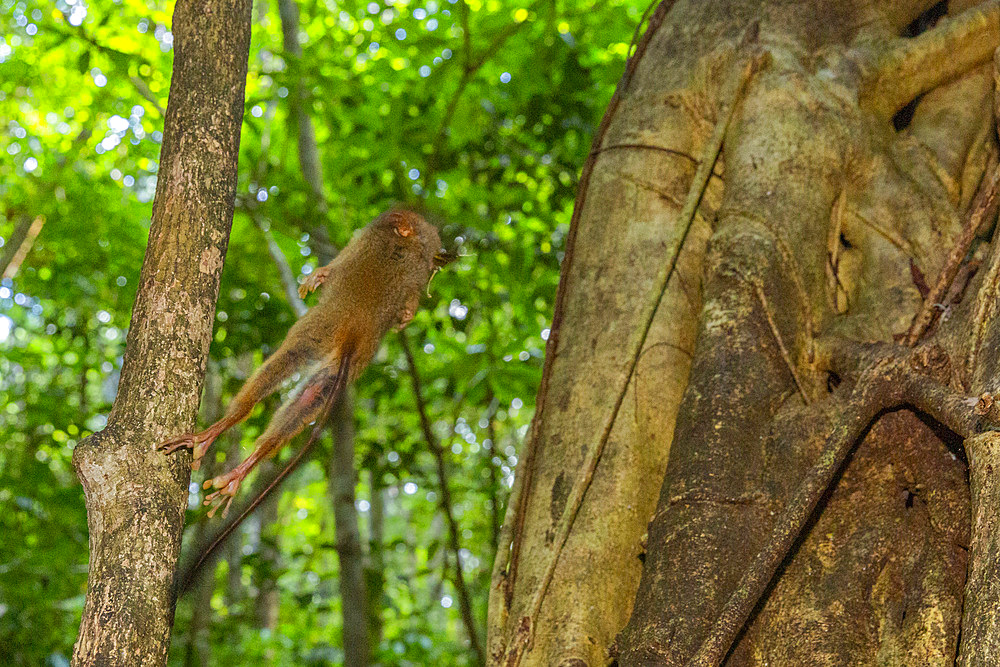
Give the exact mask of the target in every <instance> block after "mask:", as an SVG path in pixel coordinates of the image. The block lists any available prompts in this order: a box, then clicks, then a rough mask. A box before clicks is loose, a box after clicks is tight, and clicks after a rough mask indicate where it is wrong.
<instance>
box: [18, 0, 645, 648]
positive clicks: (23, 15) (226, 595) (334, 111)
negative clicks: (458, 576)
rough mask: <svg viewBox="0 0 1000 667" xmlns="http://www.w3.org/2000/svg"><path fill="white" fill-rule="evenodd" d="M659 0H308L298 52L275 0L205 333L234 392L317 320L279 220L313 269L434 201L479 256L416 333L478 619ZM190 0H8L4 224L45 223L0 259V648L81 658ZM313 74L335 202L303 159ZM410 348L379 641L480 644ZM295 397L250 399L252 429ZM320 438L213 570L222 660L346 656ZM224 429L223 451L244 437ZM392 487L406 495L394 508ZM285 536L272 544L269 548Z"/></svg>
mask: <svg viewBox="0 0 1000 667" xmlns="http://www.w3.org/2000/svg"><path fill="white" fill-rule="evenodd" d="M645 4H646V3H645V2H642V3H640V2H636V0H605V1H597V0H573V1H572V2H565V1H564V2H556V0H549V1H548V2H541V1H539V0H535V1H530V0H485V1H483V0H410V1H409V2H407V0H371V1H369V2H364V1H363V0H344V1H342V2H334V1H333V0H322V1H320V0H308V1H306V2H303V3H302V4H301V5H300V6H299V9H300V11H301V17H300V25H299V28H298V34H299V38H300V41H301V43H302V48H303V53H302V56H301V57H296V56H293V55H290V54H288V53H285V52H284V50H283V46H282V44H283V41H282V26H281V21H280V19H279V13H278V7H277V5H269V4H258V5H257V6H255V8H254V27H253V43H252V47H251V55H250V75H249V77H248V82H247V91H246V100H247V102H246V116H245V121H244V126H243V136H242V144H241V155H240V176H239V185H238V195H237V213H236V218H235V221H234V224H233V231H232V238H231V243H230V247H229V252H228V256H227V260H226V267H225V271H224V274H223V277H222V289H221V293H220V298H219V305H218V311H219V312H218V318H217V322H216V329H215V337H214V342H213V345H212V351H211V354H212V358H213V362H214V363H215V364H217V366H218V368H220V369H221V372H222V378H223V387H224V391H223V400H224V401H225V400H228V398H229V397H230V396H231V395H232V394H233V393H234V392H235V391H236V389H237V388H238V386H239V383H240V382H241V380H242V379H244V374H245V368H246V367H247V366H248V365H252V366H255V365H257V364H259V363H260V361H261V359H262V358H263V357H264V356H265V355H266V354H268V353H270V352H271V351H272V350H273V349H274V348H275V347H276V345H277V344H278V343H280V341H281V339H282V337H283V336H284V333H285V331H286V330H287V328H288V326H289V324H290V323H291V322H292V320H293V318H294V317H295V316H294V312H293V310H292V308H291V307H290V306H289V304H288V303H287V301H286V300H285V298H284V292H283V290H282V287H281V284H280V278H279V274H278V270H277V268H276V265H275V263H274V262H273V260H272V258H271V257H270V255H269V254H268V250H267V245H266V243H265V242H264V236H263V234H262V232H261V230H260V229H259V228H258V227H259V226H262V227H264V228H266V229H269V231H270V233H271V234H272V235H273V236H274V238H275V240H276V242H277V243H278V246H279V247H280V248H281V250H282V251H283V254H284V256H285V257H286V259H287V261H288V263H289V264H290V265H291V268H292V270H293V272H294V273H295V274H296V275H298V276H300V277H301V276H302V275H304V273H306V272H308V271H310V270H312V269H313V268H314V267H315V266H316V258H315V255H316V253H317V248H316V247H315V243H314V241H315V239H314V238H313V237H314V236H315V230H316V229H317V227H318V226H324V227H326V229H328V231H329V234H330V236H331V238H332V240H333V241H334V243H335V244H337V245H342V244H344V243H345V242H346V241H347V240H348V239H349V238H350V235H351V233H352V231H353V230H354V229H357V228H359V227H361V226H362V225H364V224H365V223H366V222H367V221H368V220H370V219H371V218H372V217H374V216H375V215H376V214H377V213H378V212H380V211H381V210H383V209H385V208H386V207H387V206H388V205H390V204H391V203H392V202H394V201H404V202H409V203H421V202H422V205H423V206H424V207H425V208H426V210H427V211H428V212H429V213H430V215H431V216H432V218H433V219H434V220H435V222H437V223H438V224H440V225H441V226H442V230H443V236H444V237H445V238H446V240H447V243H448V244H449V246H450V247H452V248H454V249H457V250H458V251H459V252H460V253H461V255H462V257H461V258H460V259H459V261H457V262H456V263H455V264H453V265H451V266H450V267H448V268H447V269H446V270H445V271H444V272H442V273H441V274H440V275H439V276H438V277H436V278H435V279H434V281H433V282H432V283H431V286H430V297H429V298H427V299H426V300H425V303H424V308H423V309H422V310H421V312H420V313H419V314H418V315H417V317H416V319H415V320H414V322H413V323H412V324H411V325H410V327H409V328H408V329H407V330H406V332H405V334H406V336H407V337H408V340H409V343H410V345H411V347H412V349H413V350H414V354H415V355H416V362H417V364H418V368H419V370H420V372H421V374H422V376H423V380H424V391H425V393H426V396H425V400H426V401H427V403H428V410H429V413H430V418H431V420H432V422H433V428H434V430H435V432H436V435H437V437H438V438H439V439H440V441H441V443H442V445H443V446H444V447H445V448H446V452H447V456H448V465H449V471H450V480H449V482H450V486H451V492H452V495H453V501H454V507H453V511H454V513H455V515H456V517H457V519H458V522H459V525H460V526H461V529H462V534H461V541H462V551H461V558H462V563H463V566H464V569H465V572H466V579H467V581H468V583H469V586H470V589H471V592H472V596H473V602H474V607H475V613H476V616H477V622H478V623H479V624H480V628H479V630H480V632H481V633H482V632H483V624H484V622H485V608H486V597H487V594H488V588H489V570H490V566H491V564H492V561H493V551H494V548H495V547H494V543H495V530H496V525H497V522H498V521H499V519H500V518H501V517H502V513H503V509H504V507H505V503H506V500H507V493H508V488H509V484H510V482H511V480H512V469H513V467H514V465H515V464H516V460H517V459H516V456H517V448H518V446H519V444H520V442H521V441H522V438H523V436H524V433H525V431H526V428H527V424H528V422H529V420H530V416H531V414H532V412H533V409H534V394H535V390H536V387H537V384H538V381H539V378H540V375H541V365H542V351H543V349H544V346H545V338H546V337H547V333H548V332H547V329H546V327H547V322H549V320H550V318H551V312H552V305H553V300H554V296H555V288H556V284H557V281H558V271H559V262H560V260H561V258H562V253H563V247H564V239H565V236H566V232H567V228H568V223H569V219H570V215H571V211H572V201H573V197H574V194H575V184H576V179H577V176H578V173H579V169H580V167H581V165H582V164H583V160H584V158H585V156H586V151H587V150H588V148H589V146H590V138H591V134H592V132H593V130H594V129H595V128H596V126H597V123H598V121H599V119H600V116H601V114H602V112H603V109H604V106H605V105H606V103H607V101H608V99H609V98H610V96H611V93H612V90H613V88H614V83H615V82H616V81H617V79H618V77H619V76H620V74H621V72H622V70H623V67H624V61H625V56H626V53H627V51H628V46H629V40H630V39H631V36H632V33H633V30H634V28H635V25H636V23H637V22H638V21H639V17H640V14H641V12H642V10H643V9H645ZM170 10H171V6H170V5H166V4H162V3H159V2H153V3H146V2H139V1H138V0H117V1H111V0H101V1H100V2H94V1H90V2H87V1H86V0H57V1H56V2H54V3H52V2H47V1H40V0H0V128H2V131H0V241H6V240H10V239H11V237H12V235H13V234H14V230H15V228H17V227H18V226H19V225H21V224H23V223H24V222H25V221H31V220H35V219H38V218H39V217H40V218H41V220H43V221H44V225H43V226H42V228H41V231H40V233H39V235H38V237H37V239H36V240H35V241H34V243H33V245H32V246H31V248H30V252H28V254H27V256H26V257H25V258H24V261H23V263H21V265H20V267H19V270H18V271H17V273H16V275H15V276H14V277H13V279H11V278H6V279H4V280H3V282H2V284H0V532H2V533H3V534H4V535H5V536H7V538H6V539H4V540H2V541H0V663H2V664H24V665H37V664H50V665H63V664H68V658H69V656H70V655H71V652H72V645H73V641H74V638H75V636H76V629H77V624H78V623H79V618H80V614H81V610H82V606H83V599H84V593H85V590H86V569H87V525H86V513H85V511H84V504H83V493H82V489H81V488H80V486H79V484H78V482H77V480H76V477H75V475H74V473H73V468H72V463H71V457H72V450H73V447H74V446H75V444H76V443H77V442H79V441H80V439H81V438H83V437H86V436H87V435H88V434H90V433H93V432H94V431H96V430H99V429H100V428H101V427H102V426H103V425H104V423H105V421H106V416H107V413H108V411H109V409H110V407H111V403H112V401H113V399H114V395H115V388H116V384H117V378H118V372H119V370H120V364H121V357H122V348H123V345H124V339H125V332H126V330H127V326H128V321H129V317H130V311H131V305H132V301H133V299H134V296H135V292H136V288H137V282H138V275H139V269H140V266H141V263H142V256H143V252H144V247H145V239H146V236H147V234H148V224H149V215H150V208H151V201H152V197H153V193H154V191H155V185H156V175H157V159H158V155H159V150H160V145H159V142H160V139H161V134H160V131H161V129H162V124H163V109H164V108H165V107H166V104H167V94H168V90H169V82H170V67H171V57H172V52H171V46H172V43H173V35H172V34H171V33H170V31H169V25H170ZM300 90H301V97H302V100H303V108H304V109H305V110H306V112H307V113H308V114H309V116H311V118H312V119H313V122H314V124H315V128H316V139H317V142H318V145H319V155H320V160H321V165H322V169H323V171H324V174H325V178H324V193H323V194H324V196H325V198H326V200H327V202H328V209H327V210H325V211H324V210H323V209H322V207H320V206H318V205H317V199H316V198H315V197H314V196H313V195H312V194H311V191H310V189H309V187H308V185H307V182H306V180H305V179H304V177H303V174H302V170H301V168H300V165H299V153H298V148H297V131H296V124H295V123H294V122H292V120H293V118H292V115H293V114H294V113H295V105H294V104H293V102H294V100H295V99H296V98H297V97H298V96H297V95H296V91H300ZM7 250H9V248H5V247H2V246H0V256H3V253H4V252H5V251H7ZM248 362H252V363H249V364H248ZM408 372H409V371H408V366H407V364H406V360H405V357H404V356H403V354H402V351H401V348H400V345H399V339H398V337H396V336H395V335H390V336H389V337H388V338H387V340H386V344H385V345H383V349H382V351H381V352H380V354H379V355H378V357H377V358H376V360H375V362H374V363H373V364H372V366H371V367H370V368H369V370H368V371H367V372H366V373H365V375H364V376H363V377H362V378H361V379H360V380H359V382H358V383H357V385H356V396H357V401H356V410H355V422H356V427H357V463H358V467H359V469H360V471H361V474H360V482H359V485H358V488H357V497H358V502H357V505H358V508H359V510H360V516H361V529H362V537H363V541H365V543H366V545H368V546H370V548H371V550H372V554H371V555H372V556H373V557H374V555H375V554H377V555H378V559H374V558H373V561H374V563H375V565H373V566H372V567H371V568H370V572H369V576H370V580H371V581H370V585H371V586H373V587H374V588H375V589H376V590H379V589H380V590H381V595H379V596H377V597H378V599H377V600H376V602H377V605H378V610H379V614H380V617H381V627H382V633H383V636H382V641H381V642H380V645H379V647H378V652H377V658H378V659H379V660H380V661H381V662H382V663H385V664H416V665H422V664H432V663H433V664H469V663H470V662H471V658H470V657H469V654H468V644H467V638H466V634H465V631H464V627H463V625H462V623H461V618H460V615H459V610H458V604H457V598H456V594H455V591H454V590H453V588H452V584H451V582H450V579H449V577H447V576H446V574H445V573H446V570H447V561H448V560H449V559H454V558H455V555H454V554H453V553H450V550H449V549H448V548H447V528H446V523H445V522H444V520H443V518H442V516H441V514H440V508H439V505H438V503H439V500H438V498H439V497H440V489H439V482H438V478H437V476H436V472H435V466H434V460H433V458H432V456H431V454H430V452H429V451H428V448H427V445H426V443H425V442H424V440H423V437H422V435H421V430H420V426H419V421H418V416H417V413H416V410H415V407H414V405H415V404H414V397H413V393H412V389H411V385H410V382H409V378H408ZM278 400H280V397H276V398H275V399H273V400H272V401H270V402H268V404H267V405H265V406H264V407H263V408H259V409H258V410H257V411H256V412H255V413H254V415H253V416H252V417H251V419H250V420H249V421H248V423H247V426H246V427H245V428H244V429H243V430H242V438H243V445H244V446H249V444H250V443H251V441H252V438H253V437H254V436H255V435H256V434H258V433H259V432H260V430H261V428H262V427H263V425H264V424H265V422H266V419H267V416H268V415H269V414H270V413H271V411H272V410H273V408H274V406H275V405H276V404H277V401H278ZM323 447H325V448H326V451H320V452H319V453H318V455H317V456H316V457H314V460H313V461H312V462H311V463H310V464H309V465H307V466H306V467H305V468H304V470H303V472H302V473H300V474H299V475H297V476H296V477H295V478H293V479H292V480H290V483H288V484H286V486H285V489H284V491H283V494H282V497H281V499H280V504H279V511H278V517H279V518H278V520H277V522H275V523H274V524H273V525H270V526H264V527H260V526H259V525H256V524H254V522H253V521H250V522H248V523H249V525H248V526H247V527H246V528H245V529H244V531H243V532H244V534H243V536H242V540H243V541H242V543H241V548H240V550H239V552H238V553H239V555H240V557H238V558H230V559H227V560H225V561H224V562H223V563H222V564H221V565H220V566H219V568H218V569H217V571H216V573H215V576H216V579H215V584H216V589H215V591H214V594H213V596H212V599H211V623H210V631H209V637H210V651H209V653H210V656H211V659H210V660H208V659H207V656H203V657H202V659H205V660H206V661H207V662H210V663H211V664H220V665H228V664H250V663H253V662H256V661H266V662H267V663H269V664H289V665H291V664H294V665H302V664H336V663H338V662H340V661H341V660H342V649H341V647H340V622H341V621H340V618H341V614H340V600H339V596H338V589H337V570H338V562H337V556H336V552H335V551H334V550H333V544H334V532H333V529H334V527H333V513H332V507H331V504H330V500H329V493H328V489H327V482H326V474H325V465H324V463H323V462H324V461H325V460H326V459H327V458H328V455H329V447H330V445H329V444H328V443H325V444H324V445H323ZM217 449H218V450H219V451H218V456H219V457H222V456H223V455H224V450H225V446H220V447H217ZM373 487H374V488H373ZM197 501H198V498H197V495H196V494H193V495H192V504H191V506H192V507H193V508H196V509H193V510H192V512H191V513H190V516H189V524H190V526H189V530H193V529H196V527H197V525H198V523H199V522H200V521H204V520H205V519H204V515H203V512H202V510H200V509H197V507H198V505H197ZM375 503H380V506H381V507H383V508H384V525H383V528H382V530H381V533H380V534H379V533H378V532H376V533H375V534H373V533H372V521H371V515H372V514H373V512H372V506H373V504H375ZM268 543H269V544H273V545H275V546H276V547H277V548H278V551H279V552H280V554H281V555H280V558H279V559H278V560H277V561H271V560H268V559H266V558H262V557H261V555H260V554H261V551H260V547H261V545H262V544H268ZM230 568H236V569H234V570H233V572H231V573H230V572H229V569H230ZM230 575H232V576H230ZM265 580H276V581H277V585H278V586H277V587H278V591H279V608H280V612H279V619H278V624H277V627H276V628H274V629H273V630H262V629H261V626H260V624H259V623H258V621H257V619H256V617H255V613H254V600H255V597H256V593H257V590H258V587H259V586H260V585H261V582H262V581H265ZM234 589H235V590H234ZM192 611H193V610H192V607H191V602H190V600H189V599H184V600H182V601H181V603H180V604H179V606H178V615H177V624H176V627H175V632H174V650H173V651H172V656H171V660H172V662H173V663H174V664H183V663H184V661H185V656H186V655H187V651H186V646H187V642H188V641H189V638H188V626H189V623H190V620H191V618H192Z"/></svg>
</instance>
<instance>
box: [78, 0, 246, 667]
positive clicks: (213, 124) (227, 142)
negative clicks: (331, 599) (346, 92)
mask: <svg viewBox="0 0 1000 667" xmlns="http://www.w3.org/2000/svg"><path fill="white" fill-rule="evenodd" d="M250 5H251V3H250V2H249V1H248V0H247V1H243V0H241V1H239V2H236V3H235V4H234V3H232V2H218V1H216V0H208V2H201V3H194V2H189V1H187V0H180V1H179V2H178V3H177V5H176V7H175V9H174V16H173V26H172V30H173V34H174V39H175V42H174V48H175V57H174V72H173V78H172V80H171V86H170V103H169V105H168V110H167V115H166V119H165V124H164V134H163V149H162V152H161V160H160V170H159V174H160V177H159V181H158V183H157V190H156V198H155V200H154V203H153V220H152V226H151V228H150V235H149V245H148V247H147V250H146V257H145V261H144V263H143V267H142V274H141V278H140V284H139V292H138V295H137V297H136V303H135V308H134V310H133V314H132V321H131V325H130V327H129V332H128V339H127V343H126V345H127V347H126V352H125V359H124V364H123V368H122V373H121V381H120V384H119V389H118V396H117V399H116V400H115V404H114V408H113V409H112V412H111V414H110V416H109V418H108V424H107V427H106V428H105V429H104V430H103V431H101V432H99V433H97V434H95V435H94V436H93V437H91V438H89V439H88V440H87V441H85V442H81V443H80V444H79V445H78V446H77V447H76V449H75V451H74V456H73V461H74V465H75V467H76V470H77V474H78V475H79V477H80V480H81V482H82V483H83V488H84V492H85V494H86V502H87V519H88V526H89V528H90V575H89V581H88V590H87V599H86V606H85V609H84V613H83V621H82V623H81V626H80V634H79V638H78V640H77V643H76V647H75V650H74V655H73V661H74V664H77V665H96V664H101V665H110V664H143V665H157V664H165V663H166V655H167V647H168V646H169V640H170V628H171V625H172V622H173V602H174V600H173V590H172V584H173V578H174V566H175V563H176V560H177V556H178V553H179V551H180V541H181V530H182V528H183V524H184V510H185V508H186V507H187V484H188V480H189V477H190V473H189V466H190V456H188V455H186V454H184V455H179V456H171V457H168V456H164V455H163V454H162V453H160V452H158V451H156V450H155V445H156V444H157V443H159V442H161V441H162V440H164V439H165V438H166V437H167V436H171V435H176V434H177V433H179V432H182V431H185V430H190V429H191V427H193V426H194V419H195V415H196V412H197V408H198V399H199V395H200V388H201V382H202V378H203V375H204V371H205V363H206V360H207V357H208V346H209V341H210V339H211V333H212V323H213V321H214V316H215V301H216V297H217V294H218V286H219V276H220V274H221V272H222V265H223V258H224V257H225V253H226V247H227V242H228V238H229V229H230V225H231V224H232V216H233V197H234V193H235V187H236V164H237V156H238V149H239V138H240V126H241V123H242V119H243V93H244V86H245V83H246V72H247V58H248V53H249V46H250Z"/></svg>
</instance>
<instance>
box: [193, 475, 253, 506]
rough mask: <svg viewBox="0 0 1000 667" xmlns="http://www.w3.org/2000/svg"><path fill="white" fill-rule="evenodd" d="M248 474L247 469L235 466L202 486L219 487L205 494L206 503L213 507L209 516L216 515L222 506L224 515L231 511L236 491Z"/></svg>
mask: <svg viewBox="0 0 1000 667" xmlns="http://www.w3.org/2000/svg"><path fill="white" fill-rule="evenodd" d="M246 475H247V474H246V472H245V471H242V470H240V469H239V468H234V469H233V470H230V471H229V472H227V473H226V474H224V475H219V476H218V477H213V478H212V479H209V480H206V481H205V483H204V484H203V485H202V488H204V489H217V490H216V491H214V492H212V493H210V494H208V495H207V496H205V504H206V505H211V506H212V509H210V510H208V516H210V517H212V516H215V513H216V512H217V511H218V510H219V508H220V507H221V508H222V516H226V514H228V513H229V506H230V505H232V504H233V498H234V497H236V492H237V491H239V489H240V483H241V482H242V481H243V478H244V477H246Z"/></svg>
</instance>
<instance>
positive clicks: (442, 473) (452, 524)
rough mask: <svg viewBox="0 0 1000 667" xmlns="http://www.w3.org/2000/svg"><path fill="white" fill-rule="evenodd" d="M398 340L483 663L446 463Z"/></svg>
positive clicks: (468, 623) (472, 639) (413, 368)
mask: <svg viewBox="0 0 1000 667" xmlns="http://www.w3.org/2000/svg"><path fill="white" fill-rule="evenodd" d="M399 342H400V344H401V345H402V346H403V353H404V354H405V355H406V361H407V363H408V364H409V366H410V380H411V382H412V384H413V396H414V401H415V402H416V404H417V414H418V416H419V417H420V428H421V430H422V431H423V434H424V440H425V441H426V443H427V448H428V449H429V450H430V452H431V454H432V455H433V456H434V461H435V463H436V464H437V476H438V486H439V487H440V489H441V502H440V506H441V513H442V514H444V517H445V520H446V521H447V522H448V546H449V548H451V550H452V552H453V553H454V554H455V581H454V584H455V590H456V591H457V592H458V604H459V606H460V607H461V611H462V621H463V623H464V624H465V631H466V633H467V634H468V635H469V643H470V644H471V645H472V651H473V652H474V653H475V654H476V661H477V664H479V665H483V664H485V663H486V657H485V654H484V653H483V646H482V644H481V642H480V641H479V632H478V631H477V630H476V620H475V616H474V615H473V613H472V601H471V597H470V596H469V589H468V587H467V586H466V584H465V575H464V573H463V572H462V555H461V553H459V552H460V551H461V544H460V542H459V534H460V531H459V527H458V521H457V520H456V519H455V514H454V512H453V511H452V501H451V489H450V488H449V486H448V471H447V468H446V467H445V460H444V451H443V450H442V449H441V444H440V443H439V442H438V440H437V438H436V437H434V431H433V430H432V429H431V422H430V419H429V418H428V417H427V405H426V404H425V403H424V393H423V386H422V383H421V381H420V373H419V372H418V371H417V364H416V362H415V361H414V359H413V352H412V351H411V350H410V344H409V341H408V340H407V339H406V334H404V333H403V332H400V334H399Z"/></svg>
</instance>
